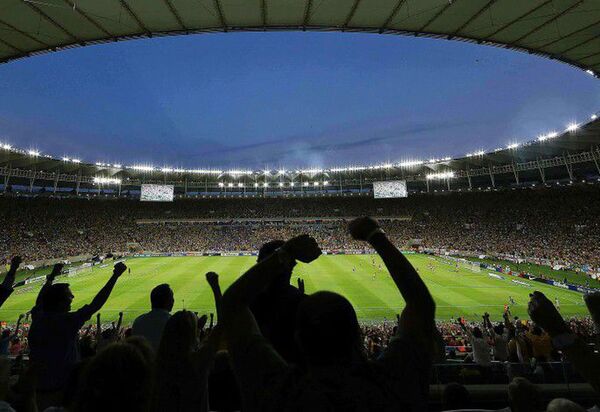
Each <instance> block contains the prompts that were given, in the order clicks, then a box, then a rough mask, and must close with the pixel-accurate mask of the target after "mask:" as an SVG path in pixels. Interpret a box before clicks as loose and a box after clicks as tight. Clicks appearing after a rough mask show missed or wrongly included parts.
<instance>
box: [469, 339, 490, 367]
mask: <svg viewBox="0 0 600 412" xmlns="http://www.w3.org/2000/svg"><path fill="white" fill-rule="evenodd" d="M471 346H472V347H473V361H474V362H475V363H476V364H478V365H484V366H489V365H490V364H491V363H492V359H491V356H490V347H489V345H488V344H487V342H486V341H485V340H484V339H482V338H476V337H473V339H471Z"/></svg>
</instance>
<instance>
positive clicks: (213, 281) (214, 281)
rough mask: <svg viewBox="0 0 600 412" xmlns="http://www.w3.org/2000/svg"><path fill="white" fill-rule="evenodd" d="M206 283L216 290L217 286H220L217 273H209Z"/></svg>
mask: <svg viewBox="0 0 600 412" xmlns="http://www.w3.org/2000/svg"><path fill="white" fill-rule="evenodd" d="M206 281H207V282H208V284H209V285H210V287H212V288H214V287H215V286H219V275H218V274H217V273H215V272H207V273H206Z"/></svg>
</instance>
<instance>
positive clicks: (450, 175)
mask: <svg viewBox="0 0 600 412" xmlns="http://www.w3.org/2000/svg"><path fill="white" fill-rule="evenodd" d="M453 177H454V172H441V173H431V174H428V175H427V179H428V180H431V179H450V178H453Z"/></svg>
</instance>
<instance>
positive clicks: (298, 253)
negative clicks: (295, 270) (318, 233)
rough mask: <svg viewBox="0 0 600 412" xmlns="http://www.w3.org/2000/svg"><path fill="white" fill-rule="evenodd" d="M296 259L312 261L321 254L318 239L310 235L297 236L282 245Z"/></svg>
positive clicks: (305, 261)
mask: <svg viewBox="0 0 600 412" xmlns="http://www.w3.org/2000/svg"><path fill="white" fill-rule="evenodd" d="M282 248H283V250H285V251H286V252H288V253H289V254H290V255H291V256H292V257H293V258H294V259H296V260H299V261H300V262H304V263H310V262H312V261H313V260H315V259H317V258H318V257H319V256H321V253H322V252H321V249H320V248H319V245H318V244H317V241H316V240H315V239H314V238H312V237H310V236H309V235H300V236H296V237H294V238H292V239H290V240H288V241H287V242H285V244H284V245H283V246H282Z"/></svg>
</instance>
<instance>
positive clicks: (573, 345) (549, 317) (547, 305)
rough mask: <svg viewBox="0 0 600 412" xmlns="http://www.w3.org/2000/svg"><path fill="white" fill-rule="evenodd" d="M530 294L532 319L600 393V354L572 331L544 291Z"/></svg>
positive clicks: (530, 314)
mask: <svg viewBox="0 0 600 412" xmlns="http://www.w3.org/2000/svg"><path fill="white" fill-rule="evenodd" d="M530 296H531V301H530V302H529V308H528V309H529V316H530V317H531V320H533V321H534V322H535V323H537V324H538V325H539V326H541V327H542V328H543V329H544V330H545V331H546V332H548V334H549V335H550V337H552V344H553V346H554V348H555V349H558V350H561V351H562V352H563V353H564V354H565V356H566V358H567V360H568V361H569V362H571V363H572V364H573V367H574V368H575V370H576V371H577V372H579V374H580V375H581V376H583V377H584V378H585V379H586V380H587V381H588V383H589V384H590V385H592V387H593V388H594V390H595V391H596V393H600V354H598V353H595V352H594V351H593V350H592V349H591V348H590V347H589V346H588V345H587V344H586V343H585V342H584V341H583V340H582V339H581V338H580V337H578V336H577V335H575V334H574V333H573V332H572V331H571V329H570V328H569V326H568V325H567V324H566V323H565V321H564V320H563V318H562V316H561V315H560V313H559V312H558V310H556V307H554V305H553V304H552V302H551V301H550V299H548V298H547V297H546V296H545V295H544V294H543V293H542V292H537V291H536V292H533V294H532V295H530Z"/></svg>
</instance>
